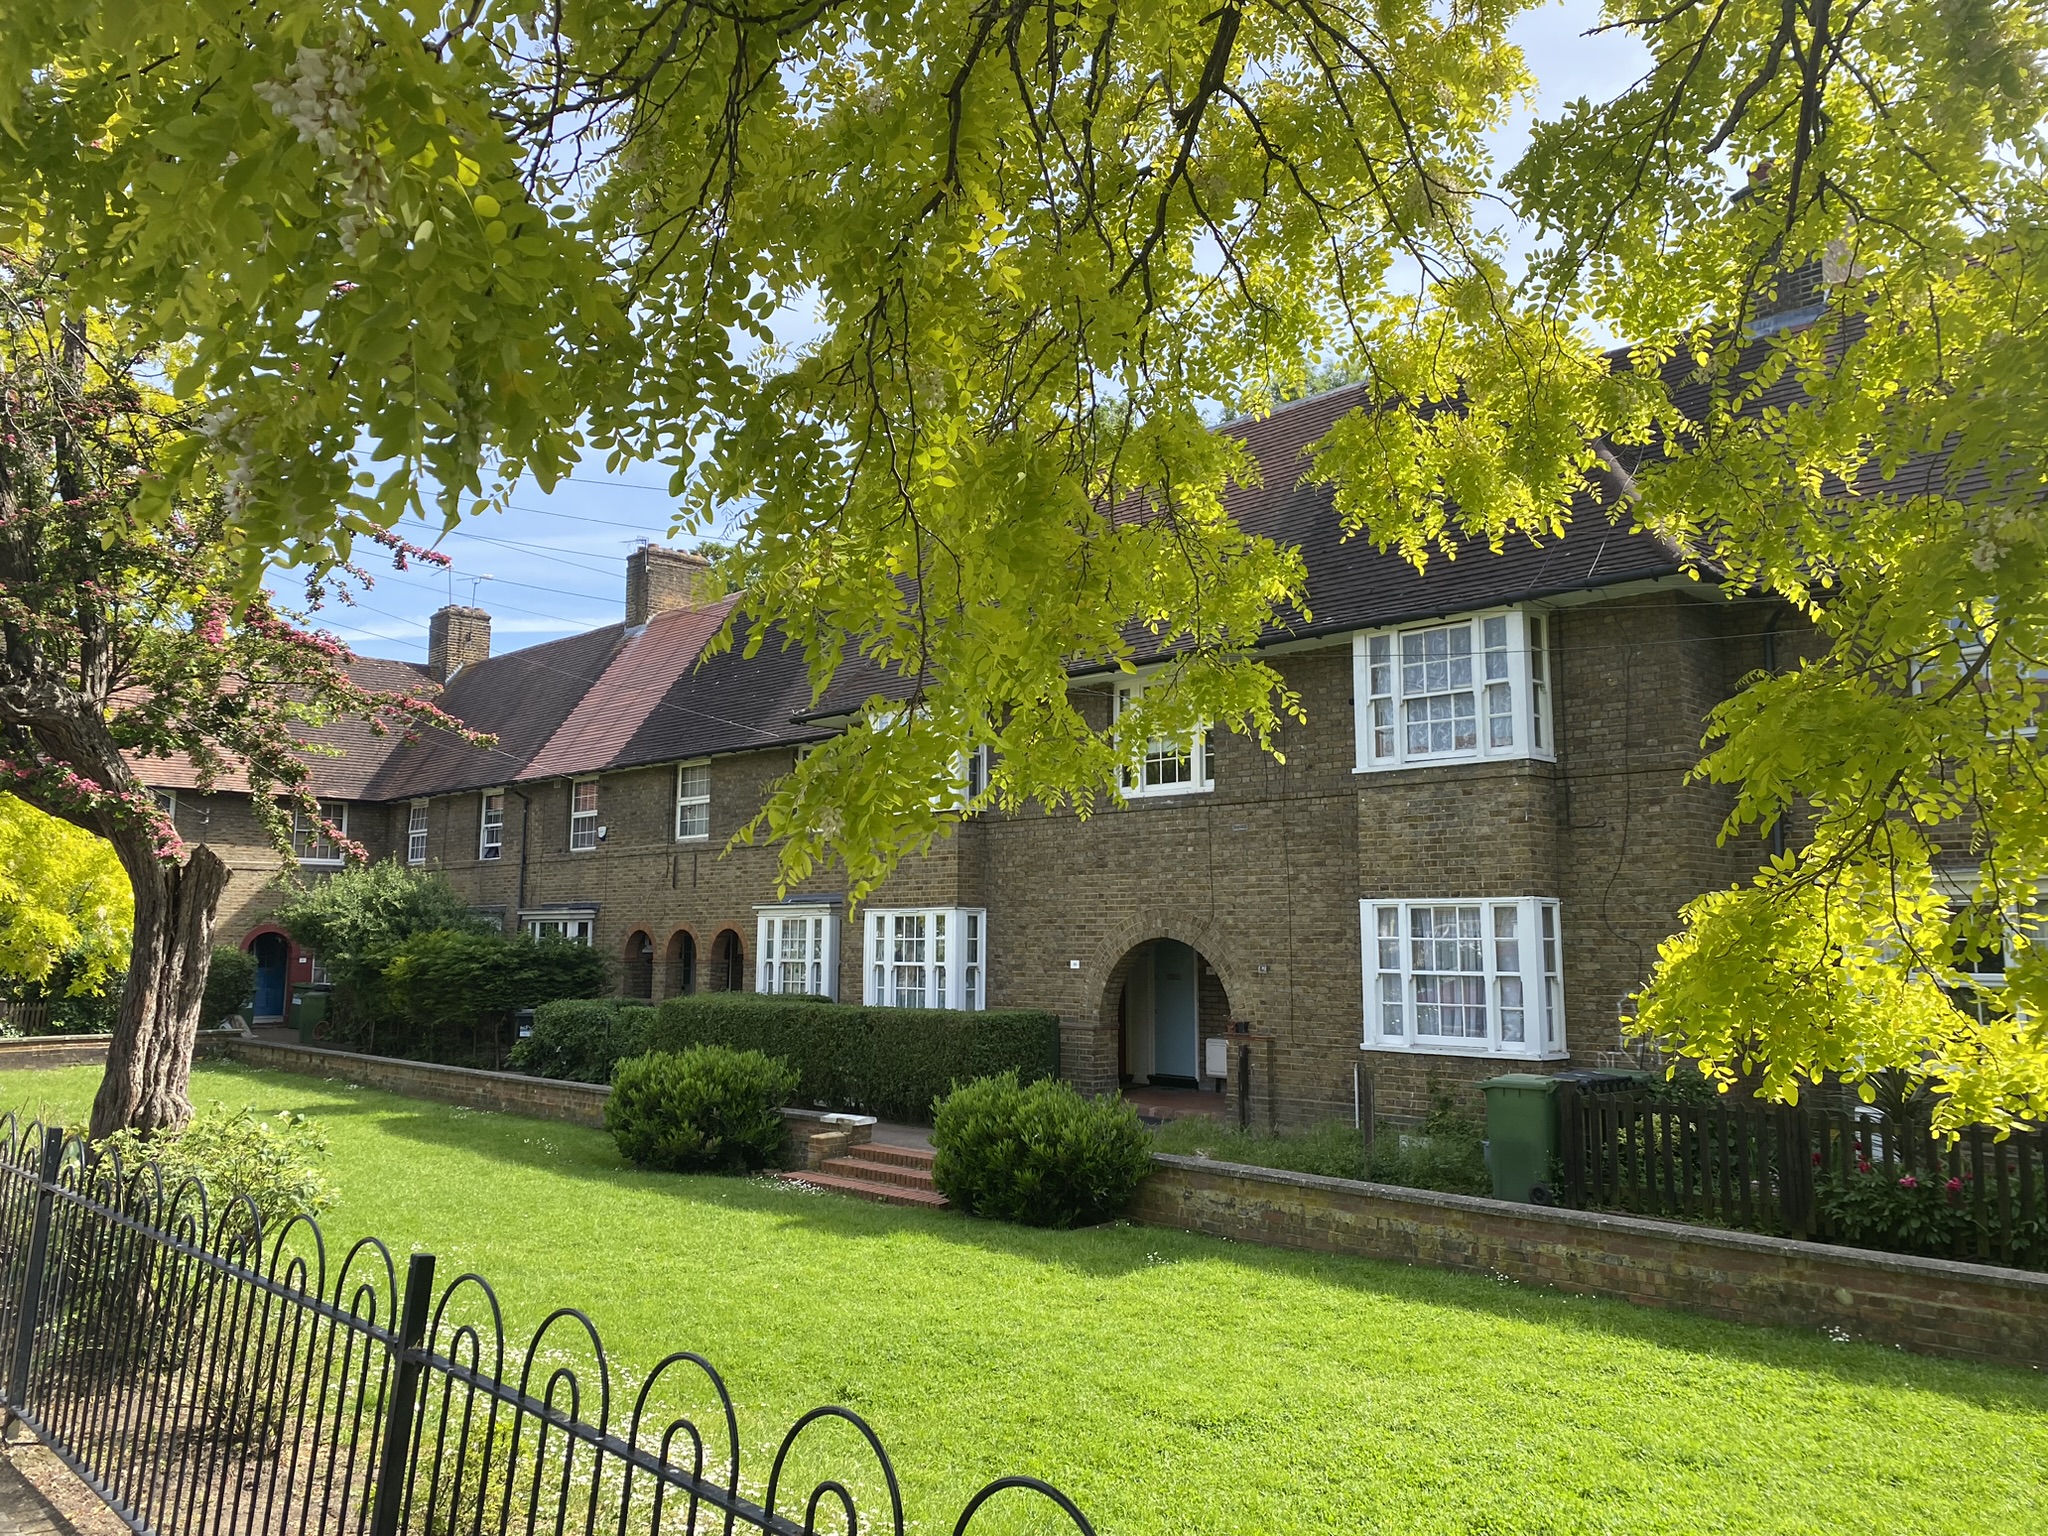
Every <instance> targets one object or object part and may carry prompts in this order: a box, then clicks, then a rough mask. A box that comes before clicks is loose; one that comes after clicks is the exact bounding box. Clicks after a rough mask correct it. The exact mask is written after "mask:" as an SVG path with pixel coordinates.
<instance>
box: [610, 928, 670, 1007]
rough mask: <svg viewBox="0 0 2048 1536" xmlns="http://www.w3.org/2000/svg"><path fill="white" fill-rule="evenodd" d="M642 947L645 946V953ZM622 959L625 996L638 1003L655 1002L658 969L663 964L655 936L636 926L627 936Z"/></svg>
mask: <svg viewBox="0 0 2048 1536" xmlns="http://www.w3.org/2000/svg"><path fill="white" fill-rule="evenodd" d="M642 946H645V948H644V951H643V948H642ZM620 958H621V959H622V960H623V961H624V965H623V967H622V971H623V982H622V986H623V988H624V991H625V995H626V996H627V997H630V998H632V999H634V1000H635V1001H636V1002H649V1003H651V1002H653V1001H654V999H655V997H656V996H657V993H656V990H655V977H656V968H657V967H658V966H659V965H660V964H661V956H660V955H659V954H658V953H657V952H656V951H655V948H654V935H653V934H652V933H649V932H648V931H647V929H646V928H644V927H637V926H636V927H635V928H634V929H633V931H632V932H630V933H628V934H627V935H626V945H625V949H624V951H623V952H622V954H621V957H620Z"/></svg>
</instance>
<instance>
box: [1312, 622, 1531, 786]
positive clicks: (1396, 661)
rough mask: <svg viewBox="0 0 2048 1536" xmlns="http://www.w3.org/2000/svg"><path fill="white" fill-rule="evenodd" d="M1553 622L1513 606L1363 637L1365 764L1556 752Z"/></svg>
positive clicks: (1360, 691)
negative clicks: (1551, 648)
mask: <svg viewBox="0 0 2048 1536" xmlns="http://www.w3.org/2000/svg"><path fill="white" fill-rule="evenodd" d="M1549 629H1550V626H1549V622H1548V620H1547V618H1546V616H1545V615H1543V614H1541V613H1536V612H1533V611H1530V610H1526V609H1520V608H1513V609H1508V610H1506V611H1504V612H1499V613H1484V614H1477V615H1474V616H1473V617H1471V618H1463V619H1454V620H1451V621H1450V622H1448V623H1440V624H1424V625H1417V626H1415V627H1413V628H1409V629H1384V630H1376V631H1374V632H1372V633H1370V634H1364V635H1359V636H1357V637H1356V638H1355V639H1354V640H1353V642H1352V674H1353V678H1352V680H1353V692H1354V696H1355V697H1356V699H1357V701H1358V702H1357V711H1358V721H1357V731H1358V763H1357V767H1358V770H1359V771H1360V772H1368V771H1371V770H1375V769H1387V768H1408V767H1415V766H1419V765H1421V764H1425V763H1441V762H1472V761H1481V760H1484V759H1487V758H1531V757H1533V758H1543V759H1546V760H1547V759H1551V758H1553V757H1554V756H1555V751H1554V748H1553V746H1552V742H1551V720H1550V673H1551V667H1550V654H1549V642H1550V634H1549Z"/></svg>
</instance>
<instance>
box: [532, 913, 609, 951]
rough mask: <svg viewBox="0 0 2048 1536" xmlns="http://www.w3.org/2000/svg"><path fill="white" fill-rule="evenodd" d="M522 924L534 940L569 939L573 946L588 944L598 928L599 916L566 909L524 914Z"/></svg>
mask: <svg viewBox="0 0 2048 1536" xmlns="http://www.w3.org/2000/svg"><path fill="white" fill-rule="evenodd" d="M519 921H520V924H521V925H522V926H523V927H524V928H525V929H526V934H527V937H528V938H532V939H567V940H568V941H569V942H570V943H571V944H588V943H590V942H591V935H592V932H593V930H595V929H596V927H597V914H596V913H595V912H593V911H588V910H583V911H577V910H573V909H568V908H564V909H561V910H556V911H547V912H522V913H520V914H519Z"/></svg>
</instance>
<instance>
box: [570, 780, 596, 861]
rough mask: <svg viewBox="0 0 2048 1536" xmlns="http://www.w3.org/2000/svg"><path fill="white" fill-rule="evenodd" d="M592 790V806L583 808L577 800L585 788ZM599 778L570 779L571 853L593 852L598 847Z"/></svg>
mask: <svg viewBox="0 0 2048 1536" xmlns="http://www.w3.org/2000/svg"><path fill="white" fill-rule="evenodd" d="M586 789H587V790H589V791H590V808H589V809H588V810H585V809H583V808H582V807H581V806H580V805H579V804H578V803H577V802H578V801H579V800H580V799H581V798H582V794H583V791H584V790H586ZM597 809H598V805H597V780H596V778H595V777H591V778H582V779H571V780H570V781H569V851H570V852H571V853H592V852H595V851H596V849H597V841H598V838H597V835H598V832H599V831H600V830H601V829H600V828H599V827H598V824H597Z"/></svg>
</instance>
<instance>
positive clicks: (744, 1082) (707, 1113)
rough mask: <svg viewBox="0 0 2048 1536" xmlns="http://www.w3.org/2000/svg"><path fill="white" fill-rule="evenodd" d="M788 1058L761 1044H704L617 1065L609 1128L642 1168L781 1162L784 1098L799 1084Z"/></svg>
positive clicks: (728, 1167)
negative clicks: (767, 1052) (737, 1047)
mask: <svg viewBox="0 0 2048 1536" xmlns="http://www.w3.org/2000/svg"><path fill="white" fill-rule="evenodd" d="M796 1082H797V1074H796V1072H795V1070H794V1069H792V1068H791V1067H790V1065H789V1064H788V1063H787V1062H784V1061H778V1060H776V1059H775V1058H773V1057H770V1056H764V1055H762V1054H761V1053H760V1052H759V1051H734V1050H727V1049H726V1048H724V1047H723V1046H715V1045H700V1046H694V1047H692V1048H691V1049H689V1050H687V1051H653V1052H649V1053H648V1054H647V1055H645V1056H635V1057H633V1058H631V1059H630V1060H627V1061H622V1062H620V1063H619V1065H618V1070H617V1071H616V1072H615V1073H614V1074H613V1076H612V1092H611V1097H610V1098H609V1099H608V1100H607V1101H606V1102H605V1108H604V1123H605V1129H607V1130H609V1131H610V1132H611V1133H612V1139H613V1140H614V1141H616V1142H617V1143H618V1144H619V1151H620V1152H622V1153H623V1154H625V1156H626V1157H627V1158H628V1159H629V1160H630V1161H631V1162H633V1163H634V1164H636V1165H637V1166H639V1167H642V1168H656V1169H661V1170H663V1171H665V1172H670V1173H745V1172H753V1171H757V1170H759V1169H762V1168H771V1167H776V1166H779V1165H780V1164H781V1162H782V1154H783V1147H784V1145H785V1137H784V1133H783V1128H782V1106H783V1105H784V1104H786V1103H787V1102H788V1101H789V1095H790V1093H791V1092H792V1091H793V1090H794V1089H795V1088H796Z"/></svg>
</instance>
